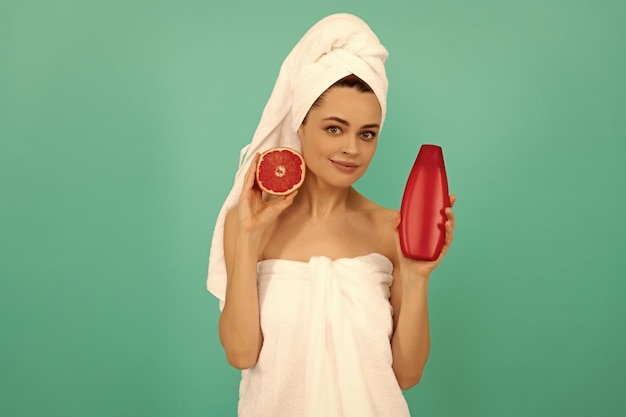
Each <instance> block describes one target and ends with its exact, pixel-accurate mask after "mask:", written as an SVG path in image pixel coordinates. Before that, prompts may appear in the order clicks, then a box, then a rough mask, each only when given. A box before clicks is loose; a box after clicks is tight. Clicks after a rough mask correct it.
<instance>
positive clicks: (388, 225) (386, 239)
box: [356, 194, 398, 265]
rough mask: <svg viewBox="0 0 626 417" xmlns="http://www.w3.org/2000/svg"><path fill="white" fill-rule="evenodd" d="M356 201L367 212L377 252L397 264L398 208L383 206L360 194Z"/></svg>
mask: <svg viewBox="0 0 626 417" xmlns="http://www.w3.org/2000/svg"><path fill="white" fill-rule="evenodd" d="M356 201H357V202H358V204H357V207H358V210H359V211H361V212H362V213H364V214H365V216H366V218H367V223H368V224H369V227H370V228H371V231H372V233H373V235H374V237H375V239H376V241H377V249H376V250H377V252H379V253H382V254H383V255H385V256H387V257H388V258H389V259H390V260H391V261H392V263H393V264H394V265H395V264H396V261H397V251H396V243H395V238H396V237H395V234H396V232H395V228H396V225H397V220H396V219H397V213H398V212H397V210H394V209H390V208H387V207H384V206H381V205H379V204H377V203H375V202H373V201H371V200H369V199H368V198H366V197H364V196H362V195H360V194H359V195H358V196H357V198H356Z"/></svg>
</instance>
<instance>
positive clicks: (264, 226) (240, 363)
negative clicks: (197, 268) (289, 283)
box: [219, 154, 295, 369]
mask: <svg viewBox="0 0 626 417" xmlns="http://www.w3.org/2000/svg"><path fill="white" fill-rule="evenodd" d="M257 160H258V154H257V155H256V156H255V158H254V159H253V161H252V163H251V165H250V168H249V169H248V172H247V174H246V177H245V179H244V185H243V190H242V192H241V197H240V198H239V204H238V205H237V206H236V207H235V208H234V209H233V210H231V211H230V212H229V213H228V214H227V216H226V219H225V223H224V258H225V261H226V273H227V283H226V302H225V304H224V310H223V311H222V315H221V316H220V321H219V334H220V341H221V342H222V346H223V347H224V351H225V352H226V357H227V359H228V362H229V363H230V364H231V365H232V366H234V367H235V368H238V369H247V368H251V367H253V366H254V365H255V364H256V362H257V360H258V357H259V353H260V351H261V346H262V345H263V335H262V333H261V321H260V308H259V294H258V287H257V271H256V267H257V261H258V259H259V253H260V250H261V239H262V237H263V234H264V233H265V232H266V231H267V230H268V228H269V227H270V226H271V224H272V223H273V222H274V220H275V219H276V217H278V215H279V214H280V213H281V212H282V211H283V210H285V209H286V208H287V207H289V206H290V205H291V203H292V202H293V198H294V197H295V193H292V194H290V195H289V196H287V197H284V198H279V199H275V200H272V201H271V202H265V201H263V199H262V193H261V191H260V190H259V189H258V188H256V187H255V184H254V173H255V168H256V162H257Z"/></svg>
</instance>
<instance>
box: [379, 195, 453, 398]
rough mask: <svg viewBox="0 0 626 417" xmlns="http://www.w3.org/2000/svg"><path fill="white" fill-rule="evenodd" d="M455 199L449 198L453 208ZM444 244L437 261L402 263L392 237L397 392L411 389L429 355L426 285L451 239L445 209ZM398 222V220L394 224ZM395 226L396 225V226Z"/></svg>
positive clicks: (450, 217) (450, 218) (393, 348)
mask: <svg viewBox="0 0 626 417" xmlns="http://www.w3.org/2000/svg"><path fill="white" fill-rule="evenodd" d="M454 201H455V198H454V196H451V202H452V204H454ZM446 215H447V216H448V221H446V225H445V227H446V241H445V245H444V247H443V249H442V251H441V255H440V256H439V258H438V259H437V260H435V261H432V262H426V261H414V260H411V259H406V258H404V257H403V256H402V252H401V251H400V249H399V247H400V244H399V241H398V237H397V236H396V252H397V253H398V262H397V264H398V265H399V268H394V281H393V285H392V287H391V303H392V305H393V310H394V333H393V336H392V339H391V352H392V355H393V371H394V373H395V375H396V379H397V380H398V384H399V385H400V388H402V389H404V390H406V389H409V388H411V387H413V386H415V385H416V384H417V383H418V382H419V381H420V379H421V377H422V372H423V370H424V367H425V366H426V361H427V360H428V355H429V353H430V328H429V322H428V282H429V279H430V274H431V272H432V271H433V270H434V269H435V268H436V267H437V266H438V265H439V263H440V262H441V260H442V259H443V257H444V256H445V254H446V253H447V251H448V249H449V248H450V245H451V243H452V240H453V238H454V214H453V213H452V210H451V209H450V208H448V209H446ZM397 221H399V220H397ZM396 226H397V223H396Z"/></svg>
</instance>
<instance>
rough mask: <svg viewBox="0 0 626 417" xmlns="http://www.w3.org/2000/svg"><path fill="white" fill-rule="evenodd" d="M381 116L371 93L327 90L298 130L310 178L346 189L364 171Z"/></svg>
mask: <svg viewBox="0 0 626 417" xmlns="http://www.w3.org/2000/svg"><path fill="white" fill-rule="evenodd" d="M381 118H382V112H381V108H380V103H379V102H378V99H377V98H376V95H375V94H374V93H363V92H361V91H359V90H358V89H356V88H350V87H334V88H331V89H330V90H328V91H327V92H326V93H325V94H324V97H323V99H322V101H321V105H320V106H319V107H314V108H312V109H311V110H310V111H309V113H308V115H307V118H306V123H305V124H302V125H301V126H300V128H299V129H298V137H299V138H300V141H301V143H302V156H303V157H304V160H305V162H306V165H307V169H308V171H310V172H309V173H307V176H308V175H309V174H313V175H314V176H315V177H317V178H318V180H321V181H324V182H326V183H328V184H330V185H333V186H338V187H347V186H350V185H352V184H353V183H354V182H355V181H356V180H358V179H359V178H360V177H361V176H362V175H363V174H364V173H365V171H366V170H367V167H368V166H369V163H370V162H371V160H372V157H373V156H374V152H375V151H376V145H377V143H378V132H379V131H380V122H381Z"/></svg>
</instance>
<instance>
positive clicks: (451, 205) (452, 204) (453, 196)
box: [450, 194, 456, 207]
mask: <svg viewBox="0 0 626 417" xmlns="http://www.w3.org/2000/svg"><path fill="white" fill-rule="evenodd" d="M454 203H456V195H454V194H450V207H454Z"/></svg>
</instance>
